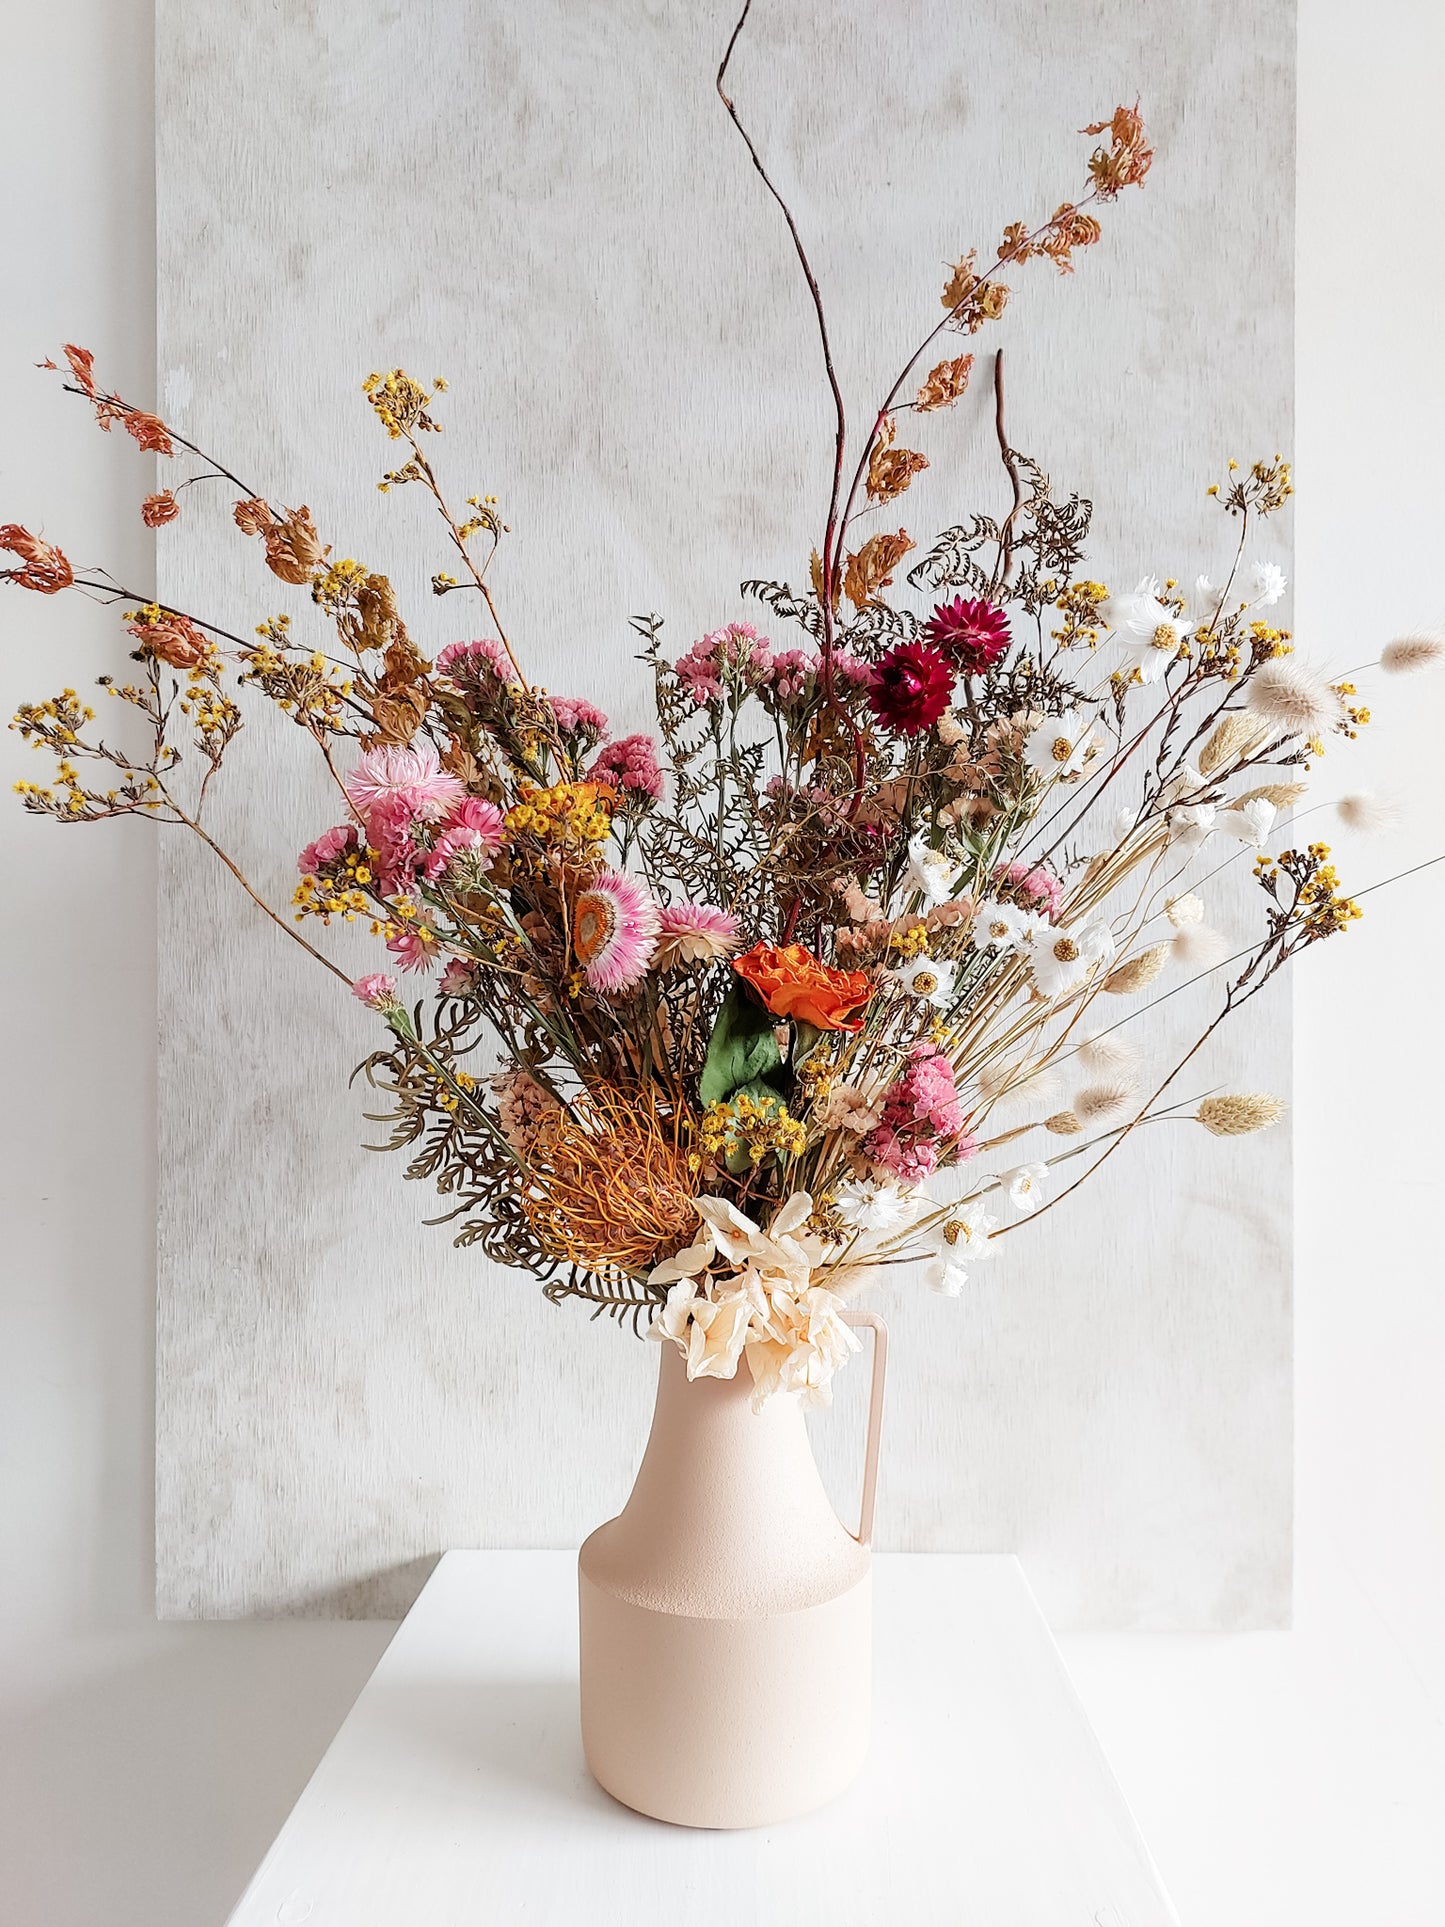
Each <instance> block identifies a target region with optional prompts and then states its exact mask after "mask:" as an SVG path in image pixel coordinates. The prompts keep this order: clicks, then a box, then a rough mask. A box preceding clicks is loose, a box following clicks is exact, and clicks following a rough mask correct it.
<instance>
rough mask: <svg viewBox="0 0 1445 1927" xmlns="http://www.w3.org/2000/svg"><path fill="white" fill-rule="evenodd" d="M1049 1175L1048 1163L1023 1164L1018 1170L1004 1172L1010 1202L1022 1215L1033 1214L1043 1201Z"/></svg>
mask: <svg viewBox="0 0 1445 1927" xmlns="http://www.w3.org/2000/svg"><path fill="white" fill-rule="evenodd" d="M1048 1175H1049V1167H1048V1166H1047V1165H1046V1164H1021V1165H1020V1166H1019V1167H1018V1169H1017V1170H1016V1171H1006V1172H1005V1173H1004V1177H1003V1182H1004V1184H1005V1185H1007V1187H1008V1198H1009V1203H1010V1204H1011V1205H1012V1206H1013V1208H1014V1210H1015V1211H1017V1212H1019V1213H1020V1215H1021V1216H1023V1217H1025V1218H1027V1217H1029V1216H1031V1214H1032V1213H1033V1212H1035V1211H1037V1210H1038V1208H1039V1206H1040V1205H1041V1204H1042V1203H1043V1201H1044V1191H1043V1187H1044V1182H1045V1180H1046V1179H1047V1177H1048Z"/></svg>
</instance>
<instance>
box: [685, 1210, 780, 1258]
mask: <svg viewBox="0 0 1445 1927" xmlns="http://www.w3.org/2000/svg"><path fill="white" fill-rule="evenodd" d="M693 1203H694V1208H695V1209H696V1210H697V1212H698V1214H699V1215H700V1216H701V1217H702V1218H704V1219H705V1220H706V1222H707V1223H708V1224H709V1225H710V1226H711V1227H712V1235H713V1242H714V1243H715V1244H716V1246H717V1248H718V1251H719V1253H720V1254H721V1255H722V1256H723V1257H724V1258H726V1259H727V1260H728V1261H729V1262H730V1263H732V1264H737V1263H739V1262H740V1261H743V1260H746V1259H748V1258H750V1257H752V1256H754V1254H755V1253H756V1251H757V1249H758V1246H759V1245H760V1244H765V1243H766V1239H765V1238H764V1236H763V1233H762V1231H761V1230H760V1229H759V1227H758V1226H757V1225H755V1224H754V1223H753V1221H752V1219H751V1218H747V1217H744V1216H743V1214H742V1212H741V1211H739V1210H738V1208H737V1206H736V1205H735V1204H729V1202H728V1200H727V1199H726V1198H696V1199H694V1201H693Z"/></svg>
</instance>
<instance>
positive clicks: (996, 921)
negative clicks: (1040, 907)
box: [973, 903, 1054, 950]
mask: <svg viewBox="0 0 1445 1927" xmlns="http://www.w3.org/2000/svg"><path fill="white" fill-rule="evenodd" d="M1053 927H1054V926H1053V925H1052V924H1051V923H1050V922H1049V921H1048V919H1047V918H1046V917H1041V916H1040V915H1039V914H1038V912H1037V911H1036V910H1025V909H1024V908H1023V907H1022V906H1021V905H1020V904H1017V903H985V904H984V905H983V906H982V907H981V908H980V909H979V911H978V913H977V915H976V916H975V917H974V920H973V940H974V942H975V943H976V944H978V945H979V946H980V948H982V949H985V950H1027V949H1028V947H1029V945H1030V944H1031V943H1032V942H1033V940H1034V936H1035V934H1036V933H1037V932H1039V931H1043V930H1052V929H1053Z"/></svg>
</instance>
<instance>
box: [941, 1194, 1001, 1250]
mask: <svg viewBox="0 0 1445 1927" xmlns="http://www.w3.org/2000/svg"><path fill="white" fill-rule="evenodd" d="M997 1229H998V1219H997V1218H994V1217H990V1216H989V1212H988V1206H987V1202H986V1200H985V1199H983V1198H968V1199H965V1201H964V1202H963V1203H962V1204H956V1205H954V1206H953V1208H952V1210H951V1211H950V1212H949V1214H948V1222H947V1223H946V1224H945V1225H943V1226H942V1227H941V1228H940V1230H939V1232H938V1237H939V1240H940V1243H939V1246H938V1255H939V1256H940V1257H944V1256H946V1255H947V1254H948V1253H949V1252H952V1253H953V1255H954V1258H955V1260H960V1261H961V1260H962V1259H964V1258H967V1259H968V1261H969V1263H970V1264H986V1263H987V1262H988V1261H989V1260H990V1259H992V1258H995V1257H997V1256H998V1253H997V1250H996V1248H995V1246H994V1244H993V1242H992V1240H991V1238H990V1236H989V1234H990V1232H993V1231H997Z"/></svg>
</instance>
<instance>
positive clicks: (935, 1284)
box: [923, 1252, 968, 1298]
mask: <svg viewBox="0 0 1445 1927" xmlns="http://www.w3.org/2000/svg"><path fill="white" fill-rule="evenodd" d="M923 1282H924V1284H925V1285H927V1287H928V1289H929V1290H930V1291H936V1292H937V1293H938V1295H939V1297H940V1298H957V1296H958V1294H959V1293H960V1292H961V1291H962V1290H963V1288H964V1286H965V1285H966V1284H967V1283H968V1273H967V1272H966V1271H965V1270H964V1268H963V1266H962V1265H961V1264H959V1262H958V1260H957V1259H956V1258H955V1257H954V1256H953V1255H952V1253H950V1252H943V1253H941V1254H940V1255H939V1256H938V1257H937V1258H934V1259H932V1260H931V1261H930V1262H929V1263H928V1264H926V1265H925V1266H924V1268H923Z"/></svg>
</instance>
